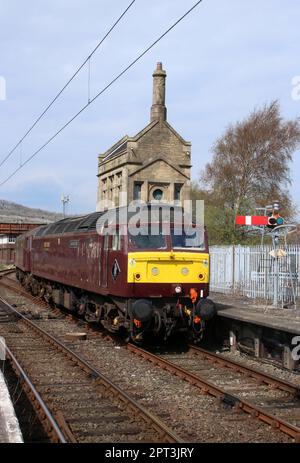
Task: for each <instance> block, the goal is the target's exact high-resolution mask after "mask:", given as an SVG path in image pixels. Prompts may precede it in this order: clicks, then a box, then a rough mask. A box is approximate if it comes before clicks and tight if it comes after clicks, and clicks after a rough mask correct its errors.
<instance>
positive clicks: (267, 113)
mask: <svg viewBox="0 0 300 463" xmlns="http://www.w3.org/2000/svg"><path fill="white" fill-rule="evenodd" d="M299 142H300V119H295V120H283V118H282V116H281V115H280V106H279V103H278V101H273V102H272V103H271V104H266V105H265V106H263V107H262V108H261V109H256V110H254V111H253V112H252V113H251V114H250V115H249V116H248V117H247V118H246V119H245V120H243V121H241V122H237V123H236V124H235V125H231V126H229V127H228V129H227V130H226V132H225V134H224V135H223V136H221V137H220V138H219V139H218V140H217V141H216V143H215V144H214V146H213V159H212V161H211V163H209V164H207V165H206V166H205V168H204V170H203V171H202V173H201V178H200V185H201V187H202V188H203V189H205V190H206V191H209V192H210V194H211V195H213V197H214V198H215V201H216V203H219V204H223V205H225V206H226V207H230V208H231V209H232V210H233V211H234V213H235V214H238V213H240V212H241V210H242V209H245V207H246V208H248V210H249V209H250V210H251V208H254V207H256V206H262V205H265V204H266V203H268V202H269V201H270V200H276V201H285V203H286V206H287V209H288V208H289V207H290V206H291V199H290V196H289V193H288V186H289V184H290V181H291V180H290V167H289V164H290V161H291V160H292V153H293V151H295V150H296V148H297V147H298V145H299Z"/></svg>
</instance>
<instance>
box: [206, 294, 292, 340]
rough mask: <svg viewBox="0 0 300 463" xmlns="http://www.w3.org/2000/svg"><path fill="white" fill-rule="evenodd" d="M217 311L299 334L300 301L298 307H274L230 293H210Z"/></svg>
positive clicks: (250, 322)
mask: <svg viewBox="0 0 300 463" xmlns="http://www.w3.org/2000/svg"><path fill="white" fill-rule="evenodd" d="M209 297H210V299H212V300H213V301H214V302H215V304H216V306H217V311H218V317H220V318H227V319H231V320H237V321H239V322H245V323H248V324H253V325H258V326H262V327H266V328H271V329H273V330H278V331H285V332H287V333H291V334H292V335H295V336H297V335H300V302H299V304H298V308H296V309H294V308H290V309H284V308H282V309H281V308H274V307H272V303H271V302H269V303H268V304H265V303H259V302H257V301H255V300H254V299H248V298H245V297H238V296H234V295H231V294H221V293H215V292H211V293H210V296H209Z"/></svg>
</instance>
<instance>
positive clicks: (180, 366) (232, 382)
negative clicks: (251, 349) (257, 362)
mask: <svg viewBox="0 0 300 463" xmlns="http://www.w3.org/2000/svg"><path fill="white" fill-rule="evenodd" d="M6 280H8V279H6ZM2 283H3V281H1V284H2ZM17 286H18V284H17V283H16V282H14V281H13V280H11V281H9V282H7V281H6V282H5V287H6V288H7V289H10V290H11V291H14V292H18V294H22V295H24V296H26V297H27V299H30V300H33V301H35V302H36V303H41V300H40V299H38V298H36V297H34V296H32V295H29V294H28V293H27V292H26V291H24V290H23V289H21V288H17ZM41 306H42V307H48V308H47V310H48V311H49V310H50V311H52V312H53V313H55V314H56V315H57V316H58V317H60V318H61V317H63V318H66V317H65V315H62V314H61V312H59V310H57V309H53V308H52V309H51V308H49V306H48V305H47V304H46V303H43V302H42V305H41ZM67 318H68V320H69V321H70V317H67ZM72 319H73V321H75V323H77V324H78V323H79V324H80V325H82V324H84V322H82V321H79V322H78V319H75V317H73V316H72ZM44 323H46V322H44ZM84 325H85V329H86V328H87V325H86V324H84ZM47 329H49V328H48V325H47ZM52 329H53V330H55V331H54V333H57V331H58V325H57V323H56V324H54V325H53V327H52ZM89 329H90V330H91V329H92V328H91V327H90V326H89ZM64 330H65V328H63V329H62V331H61V333H60V336H61V335H63V333H64V332H65V331H64ZM91 334H93V335H95V336H96V337H97V338H98V336H97V335H99V334H102V336H101V337H103V333H101V332H100V333H99V332H94V331H91ZM103 339H104V340H105V336H104V337H103ZM106 343H107V339H106ZM104 344H105V343H104ZM74 349H77V352H79V353H80V352H81V350H82V347H81V346H80V343H79V344H77V346H74ZM98 349H99V342H98V341H97V342H96V343H95V346H94V348H93V349H91V350H90V351H89V352H88V353H87V352H86V351H85V352H84V355H85V356H87V357H88V356H89V355H90V356H91V357H90V358H93V359H94V358H96V353H97V352H98ZM100 349H104V350H105V347H104V345H103V346H102V345H100ZM106 349H107V347H106ZM123 350H124V346H123V347H122V351H123ZM127 350H129V351H130V352H132V353H134V354H135V355H137V356H139V357H140V358H143V359H144V360H146V361H148V362H149V361H150V362H151V363H153V364H155V365H156V366H157V367H159V368H162V369H163V370H165V371H167V372H168V373H171V374H172V375H174V376H176V377H177V378H180V379H181V380H184V381H185V383H189V384H190V385H191V386H192V387H193V388H197V389H198V392H199V391H200V392H201V395H202V396H203V393H204V394H206V395H209V396H211V397H213V398H218V399H219V401H220V402H221V404H223V405H225V409H226V410H227V411H226V410H225V411H224V410H223V411H224V416H223V415H222V416H221V418H223V419H224V422H225V423H226V416H227V418H228V419H229V420H232V421H235V420H236V424H237V426H241V422H244V420H245V419H244V418H242V416H241V415H247V416H251V417H253V418H255V419H257V420H258V421H260V422H261V423H265V424H268V425H270V426H271V428H270V427H268V426H265V428H266V430H269V431H266V433H267V432H268V433H269V432H270V431H271V433H272V432H273V431H272V430H273V429H274V430H277V431H281V433H283V435H286V436H288V437H289V438H291V439H293V440H294V441H296V442H299V441H300V429H299V425H300V408H299V407H300V401H299V388H298V387H297V386H296V385H295V384H293V383H289V382H287V381H283V380H280V379H279V378H276V377H274V376H271V375H267V374H265V373H262V372H260V371H258V370H255V369H253V368H249V367H246V366H244V365H241V364H239V363H237V362H233V361H232V360H229V359H228V358H225V357H223V356H222V355H219V354H213V353H211V352H209V351H206V350H203V349H199V348H196V347H194V346H189V351H188V352H187V353H184V354H180V355H178V353H177V354H173V353H172V354H165V353H164V354H160V355H155V354H153V353H152V352H148V351H146V350H144V349H141V348H139V347H137V346H134V345H130V344H129V345H128V346H127ZM120 354H121V352H120ZM120 354H119V356H120ZM97 361H98V363H100V364H101V367H102V365H103V366H105V363H104V364H103V362H104V359H103V361H100V359H99V358H98V360H97ZM131 363H132V361H131ZM109 373H110V372H109ZM221 408H222V409H224V407H221ZM230 410H236V411H237V412H233V416H231V413H232V412H230ZM242 412H245V413H242ZM158 414H159V413H158ZM226 414H227V415H226ZM238 416H240V418H239V417H238ZM252 421H253V420H252ZM262 426H264V425H263V424H262Z"/></svg>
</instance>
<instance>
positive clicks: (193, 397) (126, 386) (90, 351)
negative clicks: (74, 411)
mask: <svg viewBox="0 0 300 463" xmlns="http://www.w3.org/2000/svg"><path fill="white" fill-rule="evenodd" d="M3 291H4V292H5V294H3V297H7V298H8V299H9V300H10V301H12V295H11V292H9V291H8V290H5V289H4V288H1V286H0V294H2V293H3ZM13 298H16V299H17V300H18V302H14V303H16V304H19V303H21V304H23V308H24V310H31V307H33V308H34V310H37V313H36V314H35V316H39V315H38V314H39V313H40V312H42V313H45V312H46V313H47V309H44V308H40V307H39V306H38V305H35V304H33V303H32V302H31V301H28V300H26V298H25V297H23V296H17V297H16V296H13ZM44 316H45V317H46V314H45V315H44ZM38 323H39V325H40V326H42V327H43V328H44V329H46V330H47V331H49V332H51V333H52V334H54V335H56V336H59V337H60V338H61V339H62V340H63V341H64V342H65V344H66V345H69V346H70V347H71V348H72V349H73V350H75V351H76V352H78V353H79V354H80V355H82V356H84V357H85V358H86V360H88V361H89V362H90V363H91V364H92V365H93V366H94V367H95V368H98V369H99V370H100V371H101V372H102V373H103V374H104V375H106V376H107V377H109V378H110V379H111V380H112V381H113V382H115V383H116V384H118V385H119V386H120V387H121V388H122V389H123V390H125V391H126V392H127V393H129V394H130V395H131V396H132V397H133V398H135V399H137V400H138V401H139V403H141V404H142V405H144V406H145V407H146V408H147V409H148V410H150V411H151V412H152V413H154V414H156V415H157V416H159V417H161V418H162V419H163V420H164V422H165V423H166V424H167V425H168V426H169V427H171V428H172V429H174V431H175V432H176V433H177V434H178V435H179V436H181V438H182V439H183V440H185V441H187V442H291V439H290V438H289V437H288V436H285V435H284V434H282V433H280V432H279V431H277V430H274V429H272V428H270V427H269V426H268V425H265V424H263V423H261V422H259V421H257V420H256V419H254V418H252V417H250V416H249V415H247V414H245V413H243V412H240V411H237V410H235V409H232V408H230V407H227V406H226V405H224V404H221V403H220V402H219V401H218V400H217V399H215V398H213V397H210V396H208V395H203V394H201V393H200V391H199V390H198V389H197V388H195V387H194V386H192V385H190V384H189V383H186V382H184V381H183V380H181V379H179V378H176V377H175V376H173V375H172V374H170V373H168V372H165V371H163V370H162V369H160V368H159V367H157V366H154V365H153V364H151V363H149V362H148V361H146V360H142V359H140V358H138V357H137V356H135V355H134V354H132V353H131V352H129V351H128V350H127V349H126V348H125V347H123V346H119V345H116V344H115V343H114V342H113V341H110V340H104V339H102V338H101V336H93V335H91V334H89V332H88V336H87V340H86V341H73V342H70V341H66V340H65V334H66V333H68V332H72V331H73V332H78V331H82V327H80V328H79V327H78V326H77V325H76V324H73V323H71V322H70V320H64V319H53V320H51V319H49V320H47V319H45V320H43V319H41V320H40V321H38ZM47 379H48V378H47Z"/></svg>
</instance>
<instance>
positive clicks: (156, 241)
mask: <svg viewBox="0 0 300 463" xmlns="http://www.w3.org/2000/svg"><path fill="white" fill-rule="evenodd" d="M150 231H151V230H148V229H147V228H146V227H144V228H141V229H140V232H139V234H138V235H134V234H131V233H130V229H129V230H128V241H129V245H130V247H131V248H133V249H140V250H142V249H165V248H166V247H167V243H166V236H165V235H164V234H163V233H162V232H160V233H159V234H155V235H151V234H150Z"/></svg>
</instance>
